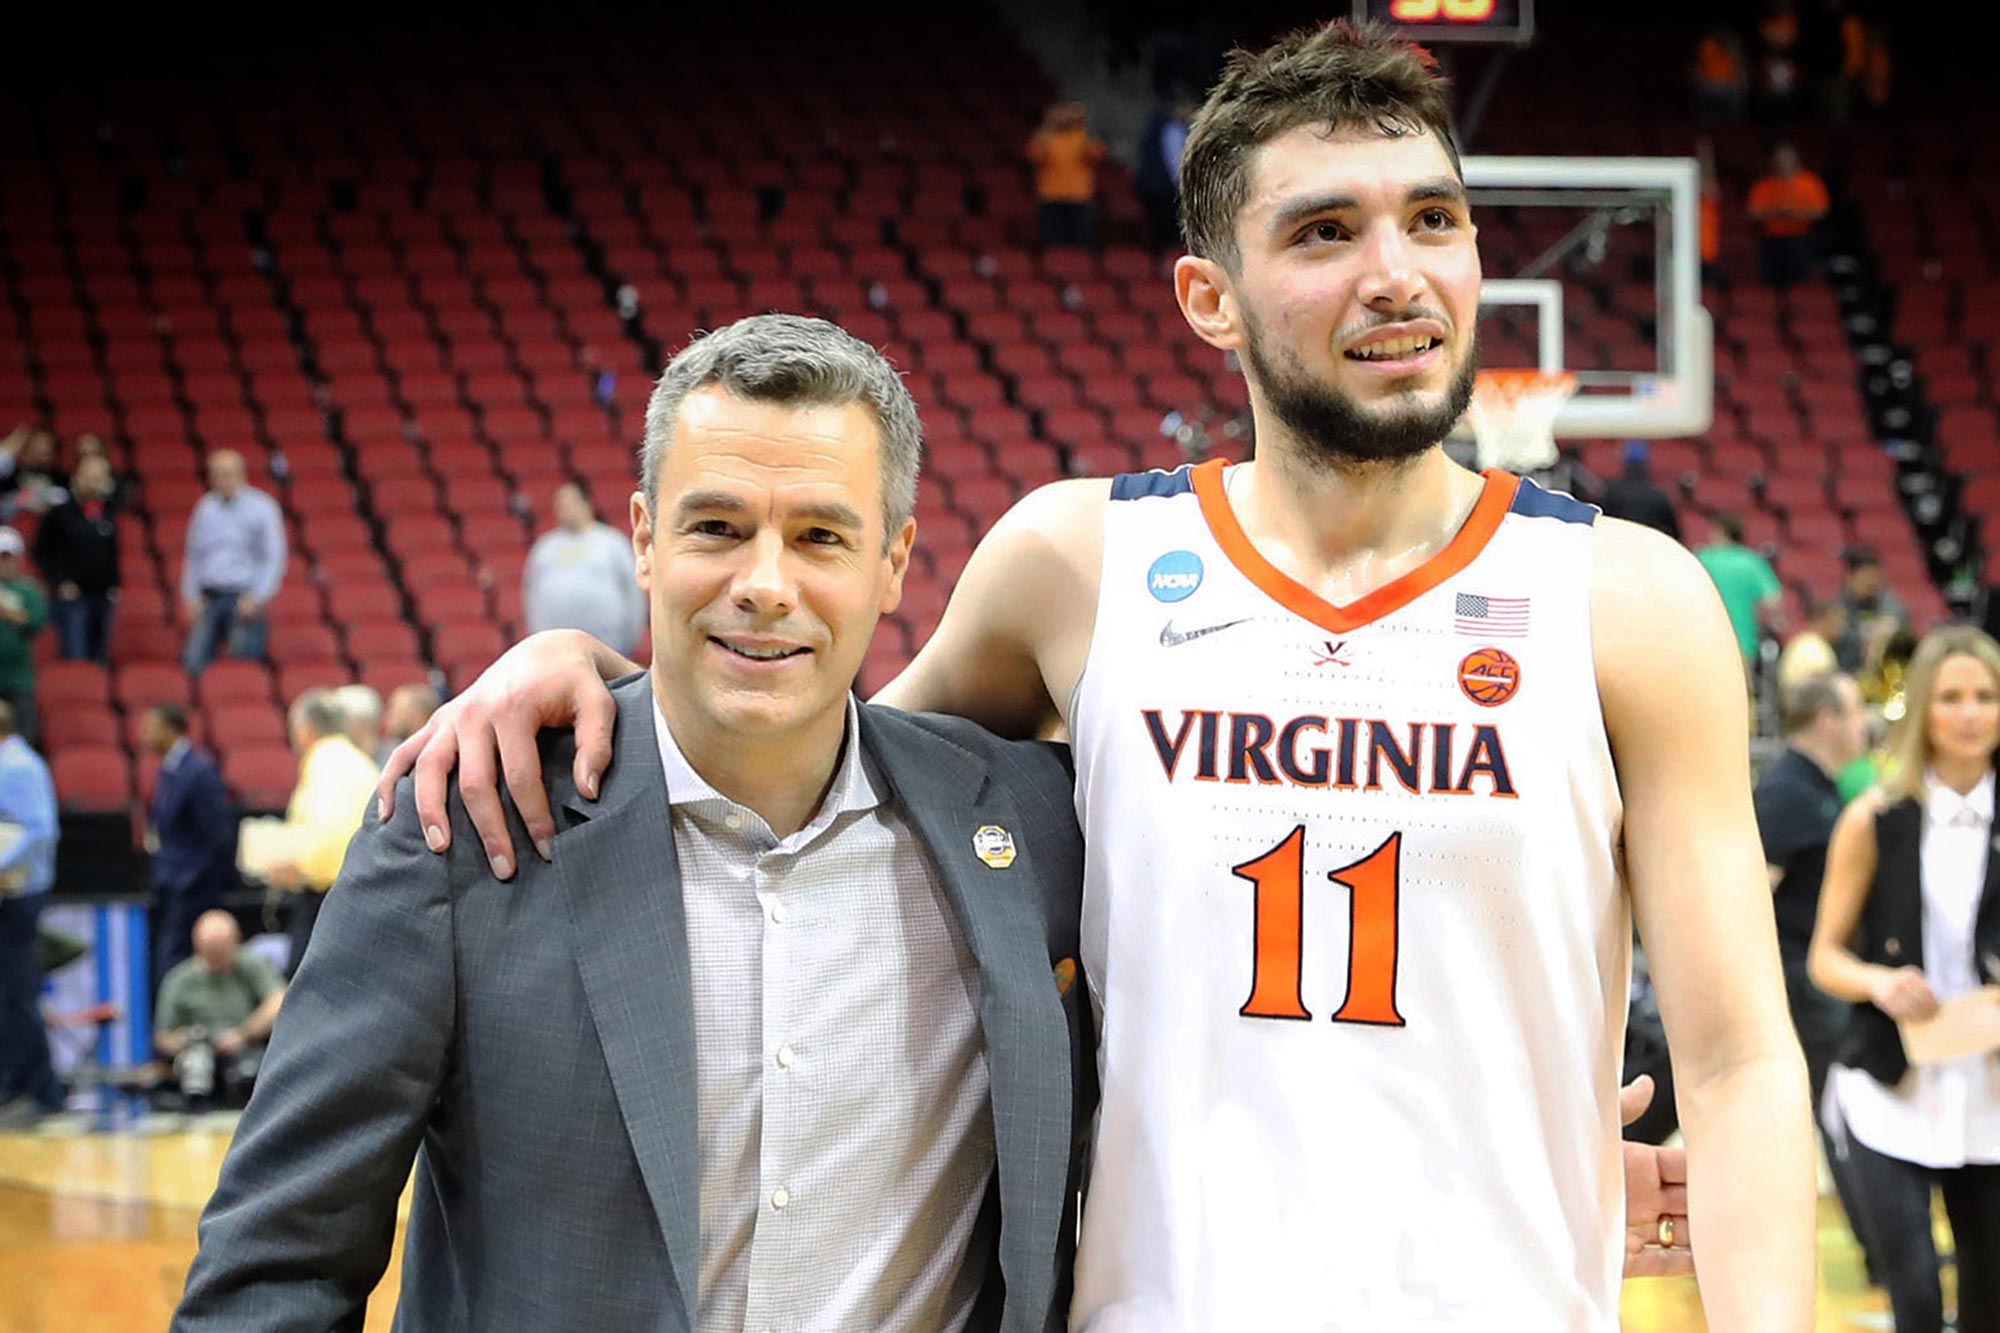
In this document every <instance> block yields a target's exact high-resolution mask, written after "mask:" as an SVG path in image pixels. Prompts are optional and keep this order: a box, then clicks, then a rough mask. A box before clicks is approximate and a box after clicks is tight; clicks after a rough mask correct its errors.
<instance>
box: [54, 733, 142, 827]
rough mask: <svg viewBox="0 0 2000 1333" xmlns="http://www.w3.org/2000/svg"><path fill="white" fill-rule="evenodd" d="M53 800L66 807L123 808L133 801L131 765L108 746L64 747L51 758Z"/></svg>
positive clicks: (122, 754)
mask: <svg viewBox="0 0 2000 1333" xmlns="http://www.w3.org/2000/svg"><path fill="white" fill-rule="evenodd" d="M49 767H50V771H51V776H52V777H53V778H54V780H55V788H56V802H57V804H58V805H60V806H61V807H62V808H63V809H65V810H78V811H108V810H123V809H125V808H126V807H127V806H128V805H130V804H131V801H132V766H131V763H130V762H129V761H128V760H127V759H126V758H125V752H124V751H123V750H120V749H117V748H115V747H113V746H108V745H84V746H78V747H76V748H75V749H68V750H63V751H60V752H59V753H57V755H56V756H55V758H54V759H53V760H51V761H50V765H49Z"/></svg>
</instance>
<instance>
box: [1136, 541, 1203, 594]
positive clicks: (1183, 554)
mask: <svg viewBox="0 0 2000 1333" xmlns="http://www.w3.org/2000/svg"><path fill="white" fill-rule="evenodd" d="M1200 586H1201V557H1200V556H1198V555H1196V554H1195V553H1194V552H1193V551H1169V552H1167V553H1166V554H1165V555H1163V556H1161V557H1160V558H1159V559H1158V560H1155V561H1154V562H1153V567H1152V568H1151V569H1149V570H1147V571H1146V591H1147V592H1149V593H1151V594H1153V598H1154V600H1156V601H1161V602H1179V601H1185V600H1186V599H1187V598H1189V597H1192V596H1193V595H1194V590H1195V589H1196V588H1199V587H1200Z"/></svg>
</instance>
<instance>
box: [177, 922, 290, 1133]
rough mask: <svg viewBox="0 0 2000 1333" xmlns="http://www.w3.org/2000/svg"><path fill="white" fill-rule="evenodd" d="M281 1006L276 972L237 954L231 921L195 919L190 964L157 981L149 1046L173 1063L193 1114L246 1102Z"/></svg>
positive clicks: (238, 939) (238, 936)
mask: <svg viewBox="0 0 2000 1333" xmlns="http://www.w3.org/2000/svg"><path fill="white" fill-rule="evenodd" d="M284 999H285V983H284V982H283V981H281V980H279V979H278V972H277V969H276V968H274V967H272V966H271V965H270V964H269V963H267V962H265V961H264V960H263V959H261V958H259V957H257V956H256V955H254V954H246V953H244V952H243V932H242V931H241V930H240V929H239V928H238V927H237V925H236V918H235V917H233V916H231V915H230V914H229V913H227V912H224V911H220V910H217V911H212V912H204V913H202V914H201V915H200V916H199V917H197V918H196V919H195V923H194V957H192V958H190V959H188V960H187V961H185V962H183V963H180V964H178V965H177V966H175V967H174V969H173V970H172V971H170V972H168V973H167V975H166V979H165V980H163V981H161V982H160V998H159V1003H158V1004H157V1005H156V1006H155V1010H154V1018H153V1045H154V1046H156V1047H157V1048H158V1049H159V1052H160V1054H161V1055H163V1056H165V1057H166V1058H168V1059H170V1060H172V1061H173V1065H174V1079H175V1081H176V1082H177V1083H178V1084H179V1086H180V1091H181V1096H182V1097H183V1098H184V1099H185V1100H186V1101H187V1103H188V1104H189V1105H190V1106H191V1107H197V1106H204V1105H207V1104H209V1103H210V1102H215V1103H218V1104H220V1105H224V1106H241V1105H243V1104H244V1103H245V1102H247V1101H248V1100H249V1099H250V1085H251V1083H252V1082H253V1081H255V1079H256V1077H257V1067H258V1065H259V1064H261V1063H262V1061H263V1056H264V1044H265V1043H266V1042H267V1041H269V1040H270V1037H271V1025H272V1024H273V1023H275V1022H277V1021H278V1008H279V1006H280V1005H282V1004H283V1003H284Z"/></svg>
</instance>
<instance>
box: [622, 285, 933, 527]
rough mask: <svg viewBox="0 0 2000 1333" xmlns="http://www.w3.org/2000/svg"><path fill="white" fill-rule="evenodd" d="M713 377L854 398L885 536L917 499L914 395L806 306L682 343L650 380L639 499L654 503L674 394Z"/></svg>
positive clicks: (811, 402) (676, 400) (731, 384)
mask: <svg viewBox="0 0 2000 1333" xmlns="http://www.w3.org/2000/svg"><path fill="white" fill-rule="evenodd" d="M710 384H720V385H722V386H723V387H724V388H725V389H727V390H729V392H730V393H732V394H735V395H736V396H737V397H738V398H744V399H748V400H749V401H751V402H753V403H773V404H777V405H779V406H794V405H796V406H801V407H805V406H813V407H840V406H844V405H846V404H848V403H854V402H859V403H864V404H866V405H867V407H868V410H869V411H870V412H872V413H873V414H874V416H875V424H876V425H877V426H878V427H879V428H880V434H881V454H882V507H883V510H884V512H885V514H886V516H887V518H888V535H890V536H893V535H894V534H895V532H896V530H897V529H899V528H901V527H902V526H903V523H904V521H905V520H907V519H908V518H909V517H910V515H911V514H912V513H914V512H915V511H916V507H917V469H918V466H919V465H920V463H921V461H922V453H923V428H922V426H921V425H919V423H918V421H917V404H916V400H915V399H913V398H911V397H910V391H909V389H908V388H907V387H906V386H905V385H904V384H903V377H902V376H900V375H898V374H897V373H896V368H895V367H894V366H892V365H890V364H889V358H887V357H885V356H883V355H882V354H881V353H880V352H878V351H876V350H875V349H874V348H873V347H870V346H869V345H868V344H867V343H865V342H862V341H861V340H860V339H859V338H857V337H855V336H854V335H853V334H851V333H849V332H848V331H847V330H845V329H843V328H841V327H840V326H839V325H837V324H830V323H828V322H827V321H826V320H823V319H814V318H812V317H811V316H808V315H752V316H750V317H749V318H748V319H739V320H737V321H736V322H735V323H734V324H725V325H723V326H722V327H721V328H719V329H717V330H715V331H714V332H713V333H709V334H705V335H704V336H702V337H700V338H697V339H696V340H695V341H693V342H691V343H689V344H688V345H687V346H686V347H684V348H682V349H681V350H680V352H679V354H678V355H676V356H675V357H674V359H673V360H671V361H669V362H668V363H667V368H666V370H665V371H663V372H662V373H661V375H660V382H659V383H658V384H656V385H654V386H653V396H652V398H651V400H650V401H648V402H647V404H646V443H645V446H644V449H643V450H642V451H641V454H640V475H641V476H642V477H643V479H644V487H645V493H646V507H647V508H648V509H653V508H655V507H657V505H658V503H659V495H660V459H661V458H662V457H663V456H664V455H665V453H666V448H667V445H668V443H669V441H670V440H671V439H672V438H673V433H674V420H675V418H676V417H677V416H678V415H679V414H680V409H681V400H682V399H684V398H686V397H687V396H688V394H690V393H692V392H693V391H694V390H696V389H700V388H704V387H706V386H707V385H710Z"/></svg>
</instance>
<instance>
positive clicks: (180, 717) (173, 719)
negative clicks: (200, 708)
mask: <svg viewBox="0 0 2000 1333" xmlns="http://www.w3.org/2000/svg"><path fill="white" fill-rule="evenodd" d="M146 711H147V712H149V713H151V714H152V715H153V716H154V717H157V718H158V719H160V725H161V726H163V727H165V728H166V729H167V730H168V731H171V732H173V733H174V735H176V736H185V735H187V730H188V715H187V709H185V708H182V707H181V706H180V705H179V704H154V705H153V706H152V707H151V708H148V709H147V710H146Z"/></svg>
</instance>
